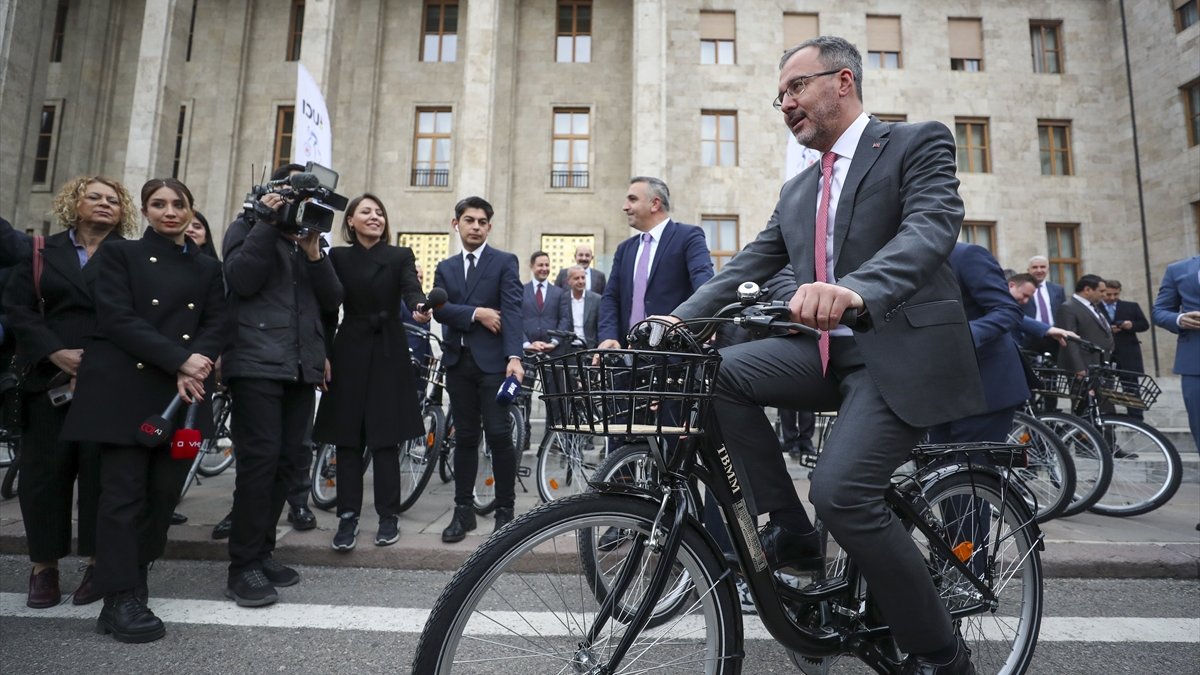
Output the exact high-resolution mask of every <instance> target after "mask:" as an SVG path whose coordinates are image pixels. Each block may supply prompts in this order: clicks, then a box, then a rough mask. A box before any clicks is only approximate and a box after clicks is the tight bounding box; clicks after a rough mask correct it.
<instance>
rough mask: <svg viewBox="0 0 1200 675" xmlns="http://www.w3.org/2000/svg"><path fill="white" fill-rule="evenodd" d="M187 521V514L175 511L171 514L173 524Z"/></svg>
mask: <svg viewBox="0 0 1200 675" xmlns="http://www.w3.org/2000/svg"><path fill="white" fill-rule="evenodd" d="M186 522H187V516H185V515H183V514H182V513H180V512H178V511H175V512H174V513H172V514H171V524H172V525H182V524H184V523H186Z"/></svg>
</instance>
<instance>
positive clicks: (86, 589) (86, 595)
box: [71, 565, 104, 605]
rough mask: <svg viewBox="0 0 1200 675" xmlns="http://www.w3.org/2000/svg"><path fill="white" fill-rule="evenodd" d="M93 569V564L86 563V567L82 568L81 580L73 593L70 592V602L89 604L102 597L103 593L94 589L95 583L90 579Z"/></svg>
mask: <svg viewBox="0 0 1200 675" xmlns="http://www.w3.org/2000/svg"><path fill="white" fill-rule="evenodd" d="M95 569H96V566H95V565H88V566H87V569H85V570H83V580H82V581H80V582H79V588H76V589H75V593H74V594H72V597H71V604H74V605H90V604H92V603H93V602H95V601H97V600H99V599H101V598H103V597H104V594H103V593H101V592H99V591H97V590H96V584H95V583H93V580H92V572H93V571H94V570H95Z"/></svg>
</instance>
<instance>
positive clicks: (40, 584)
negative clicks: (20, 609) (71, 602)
mask: <svg viewBox="0 0 1200 675" xmlns="http://www.w3.org/2000/svg"><path fill="white" fill-rule="evenodd" d="M60 600H62V591H61V590H59V588H58V568H57V567H47V568H46V569H44V570H42V571H41V572H38V573H37V574H34V573H33V572H32V571H31V572H30V573H29V595H28V596H26V598H25V606H26V607H29V608H31V609H46V608H47V607H53V606H55V605H57V604H58V603H59V601H60Z"/></svg>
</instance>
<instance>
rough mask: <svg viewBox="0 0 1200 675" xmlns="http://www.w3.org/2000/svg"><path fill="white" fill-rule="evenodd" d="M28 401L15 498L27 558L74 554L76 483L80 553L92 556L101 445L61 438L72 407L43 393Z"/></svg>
mask: <svg viewBox="0 0 1200 675" xmlns="http://www.w3.org/2000/svg"><path fill="white" fill-rule="evenodd" d="M26 405H27V410H28V414H29V417H28V419H29V423H28V424H27V425H26V427H25V429H24V430H23V432H22V438H21V456H20V467H19V470H20V472H21V485H20V489H19V490H18V491H17V498H18V500H19V501H20V503H21V517H22V519H23V520H24V522H25V537H26V540H27V541H28V546H29V559H30V560H31V561H32V562H35V563H53V562H55V561H57V560H58V559H59V558H63V557H65V556H67V555H70V553H71V510H72V507H74V506H75V484H76V482H78V484H79V516H78V517H79V555H81V556H85V557H90V556H93V555H95V554H96V505H97V504H98V503H99V501H100V449H99V446H98V445H96V444H94V443H76V442H71V441H60V440H58V437H59V436H60V435H62V428H63V422H64V421H66V419H67V411H68V410H70V405H65V406H61V407H57V408H56V407H54V406H52V405H50V399H48V398H47V397H46V394H45V393H44V392H34V393H30V394H29V395H28V398H27V399H26ZM180 481H181V482H182V479H180Z"/></svg>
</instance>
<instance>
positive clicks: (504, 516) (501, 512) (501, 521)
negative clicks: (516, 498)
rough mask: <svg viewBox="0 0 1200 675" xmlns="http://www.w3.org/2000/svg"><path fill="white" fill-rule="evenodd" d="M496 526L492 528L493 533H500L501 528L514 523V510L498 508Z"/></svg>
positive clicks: (503, 507)
mask: <svg viewBox="0 0 1200 675" xmlns="http://www.w3.org/2000/svg"><path fill="white" fill-rule="evenodd" d="M495 518H496V526H495V527H494V528H492V532H493V533H495V532H499V531H500V528H502V527H504V526H505V525H507V524H509V523H511V522H512V519H513V510H512V509H511V508H509V507H505V506H500V507H497V508H496V516H495Z"/></svg>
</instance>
